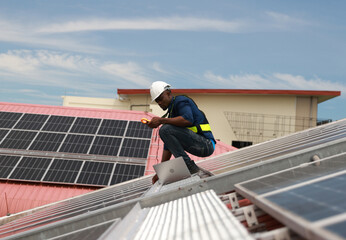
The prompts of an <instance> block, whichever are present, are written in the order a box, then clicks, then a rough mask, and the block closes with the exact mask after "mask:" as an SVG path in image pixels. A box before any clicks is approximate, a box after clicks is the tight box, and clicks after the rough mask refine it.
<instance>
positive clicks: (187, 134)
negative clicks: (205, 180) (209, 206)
mask: <svg viewBox="0 0 346 240" xmlns="http://www.w3.org/2000/svg"><path fill="white" fill-rule="evenodd" d="M150 95H151V100H152V102H154V101H156V103H157V104H158V105H159V106H160V107H161V108H162V109H163V110H164V111H165V110H167V113H166V114H165V115H164V116H162V117H154V118H152V119H151V120H150V121H149V122H148V123H147V124H148V126H149V127H151V128H157V127H159V126H160V125H162V126H161V128H160V130H159V135H160V138H161V140H162V141H163V142H164V150H163V153H162V160H161V161H162V162H164V161H168V160H169V159H170V158H171V156H172V154H173V156H174V157H175V158H177V157H183V159H184V161H185V163H186V166H187V168H188V169H189V171H190V173H191V174H194V173H198V172H199V168H198V166H197V165H196V163H195V162H194V161H193V160H191V159H190V157H189V156H188V155H187V153H186V152H188V153H191V154H192V155H195V156H198V157H207V156H210V155H211V154H213V152H214V150H215V144H216V141H215V139H214V136H213V134H212V132H211V129H210V125H209V123H208V120H207V118H206V116H205V114H204V113H203V112H202V111H201V110H199V109H198V107H197V105H196V103H195V102H194V101H193V100H192V99H191V98H189V97H187V96H182V95H179V96H173V95H172V92H171V86H170V85H169V84H167V83H165V82H162V81H157V82H153V83H152V85H151V88H150ZM166 116H167V118H166ZM157 180H158V177H157V175H155V176H154V177H153V179H152V181H153V183H155V182H156V181H157Z"/></svg>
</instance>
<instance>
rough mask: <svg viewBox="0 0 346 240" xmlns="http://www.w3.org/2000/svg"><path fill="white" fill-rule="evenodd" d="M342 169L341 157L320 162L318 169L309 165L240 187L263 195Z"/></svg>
mask: <svg viewBox="0 0 346 240" xmlns="http://www.w3.org/2000/svg"><path fill="white" fill-rule="evenodd" d="M342 169H346V164H345V160H344V159H343V158H342V157H341V158H335V159H333V160H329V161H322V162H321V163H320V166H318V167H316V166H315V165H309V166H306V167H303V168H294V169H291V170H288V171H284V172H281V173H277V174H273V175H269V176H266V177H262V178H260V179H256V180H253V181H249V182H246V183H242V184H241V185H242V187H245V188H246V189H248V190H250V191H252V192H254V193H256V194H264V193H267V192H271V191H274V190H276V189H281V188H283V187H287V186H291V185H294V184H298V183H301V182H305V181H308V180H310V179H315V178H316V177H322V176H325V175H328V174H330V173H334V172H336V171H339V170H342Z"/></svg>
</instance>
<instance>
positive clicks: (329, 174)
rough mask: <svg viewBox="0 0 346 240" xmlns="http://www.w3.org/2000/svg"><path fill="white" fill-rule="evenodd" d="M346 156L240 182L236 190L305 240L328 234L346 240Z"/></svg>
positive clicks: (326, 159) (334, 157)
mask: <svg viewBox="0 0 346 240" xmlns="http://www.w3.org/2000/svg"><path fill="white" fill-rule="evenodd" d="M345 156H346V153H341V154H337V155H334V156H330V157H328V158H325V159H323V160H321V161H319V162H317V163H310V164H304V165H301V166H298V167H294V168H291V169H288V170H285V171H281V172H278V173H273V174H270V175H268V176H263V177H259V178H255V179H252V180H249V181H246V182H243V183H239V184H236V185H235V187H236V191H237V192H238V193H240V194H241V195H243V196H244V197H247V198H250V199H251V201H252V202H253V203H254V204H255V205H257V206H259V207H260V208H263V209H264V210H265V211H266V212H268V213H269V214H270V215H272V216H275V217H276V218H277V219H280V221H281V222H283V223H285V224H287V225H288V227H289V228H292V229H293V230H295V231H297V232H298V233H300V234H301V235H302V236H303V237H311V236H313V235H311V233H313V234H315V235H316V236H319V237H318V238H321V239H322V238H323V239H331V237H327V236H328V235H325V234H339V235H340V236H342V237H346V234H345V232H344V233H343V232H342V231H340V230H341V229H340V225H339V224H340V223H341V222H344V221H345V219H346V216H345V214H344V213H345V212H346V202H345V199H346V161H345ZM342 216H344V217H342ZM328 229H329V230H330V231H332V233H330V232H328ZM333 229H335V231H334V230H333ZM307 233H309V235H306V234H307ZM321 233H322V235H323V236H322V235H321Z"/></svg>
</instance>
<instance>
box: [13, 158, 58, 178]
mask: <svg viewBox="0 0 346 240" xmlns="http://www.w3.org/2000/svg"><path fill="white" fill-rule="evenodd" d="M51 161H52V159H50V158H34V157H23V158H22V160H21V161H20V163H19V164H18V166H17V167H16V168H15V170H14V171H13V173H12V174H11V176H10V179H20V180H32V181H40V180H41V178H42V177H43V174H44V173H45V172H46V170H47V167H48V166H49V164H50V162H51Z"/></svg>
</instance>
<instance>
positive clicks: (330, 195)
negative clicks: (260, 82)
mask: <svg viewBox="0 0 346 240" xmlns="http://www.w3.org/2000/svg"><path fill="white" fill-rule="evenodd" d="M345 149H346V119H344V120H340V121H337V122H333V123H329V124H326V125H322V126H319V127H315V128H311V129H308V130H304V131H300V132H298V133H294V134H290V135H288V136H285V137H281V138H277V139H275V140H271V141H267V142H264V143H261V144H256V145H253V146H250V147H247V148H242V149H239V150H236V151H232V152H228V153H223V154H220V155H218V156H214V157H211V158H207V159H204V160H201V161H199V162H198V165H199V166H200V167H202V168H203V169H205V170H206V172H208V173H209V174H210V175H207V176H202V177H200V176H199V175H195V176H193V177H192V178H189V179H184V180H181V181H179V182H174V183H171V184H168V185H160V184H158V183H156V184H155V185H152V184H151V176H144V177H141V178H138V179H133V180H130V181H127V182H123V183H119V184H116V185H113V186H109V187H106V188H103V189H100V190H97V191H94V192H90V193H87V194H84V195H81V196H78V197H75V198H72V199H68V200H64V201H61V202H59V203H56V204H51V205H49V206H42V207H40V208H37V209H32V210H30V211H27V212H23V213H19V214H16V215H12V216H9V217H3V218H2V219H0V224H2V225H1V226H0V237H6V238H8V239H75V238H76V239H77V238H81V237H83V236H88V237H89V238H90V239H114V238H115V237H116V238H117V239H161V238H165V239H177V238H181V239H210V237H212V238H214V239H239V240H240V239H346V233H345V230H344V229H346V225H345V222H346V221H345V220H346V217H345V216H346V215H345V212H346V207H345V204H344V199H345V194H346V187H345V176H344V175H345V171H346V161H345V159H346V155H345V154H346V153H345Z"/></svg>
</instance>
